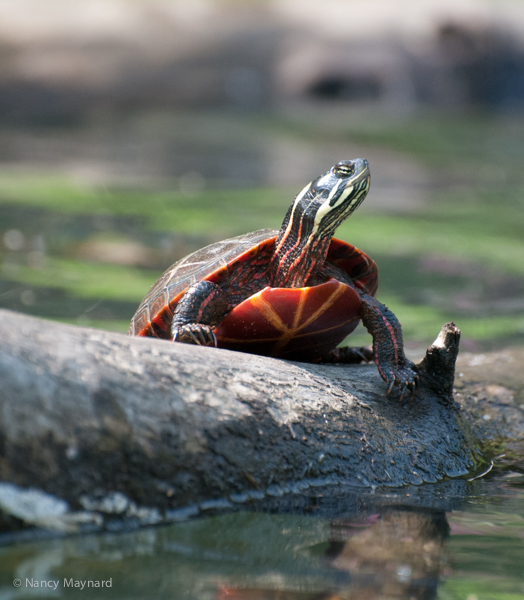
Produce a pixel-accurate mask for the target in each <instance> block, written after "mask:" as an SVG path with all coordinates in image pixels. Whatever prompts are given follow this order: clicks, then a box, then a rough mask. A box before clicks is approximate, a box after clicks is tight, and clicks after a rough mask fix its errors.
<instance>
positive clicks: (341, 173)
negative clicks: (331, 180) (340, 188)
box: [335, 161, 355, 177]
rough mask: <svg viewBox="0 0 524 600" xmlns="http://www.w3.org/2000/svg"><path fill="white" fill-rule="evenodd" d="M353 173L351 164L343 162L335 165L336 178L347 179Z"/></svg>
mask: <svg viewBox="0 0 524 600" xmlns="http://www.w3.org/2000/svg"><path fill="white" fill-rule="evenodd" d="M354 171H355V166H354V165H353V163H352V162H349V161H343V162H339V163H338V164H337V165H335V175H338V177H347V176H348V175H351V174H352V173H353V172H354Z"/></svg>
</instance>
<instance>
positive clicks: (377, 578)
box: [216, 507, 449, 600]
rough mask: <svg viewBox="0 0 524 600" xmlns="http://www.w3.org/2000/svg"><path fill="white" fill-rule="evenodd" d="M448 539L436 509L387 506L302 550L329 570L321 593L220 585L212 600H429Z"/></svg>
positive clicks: (334, 527)
mask: <svg viewBox="0 0 524 600" xmlns="http://www.w3.org/2000/svg"><path fill="white" fill-rule="evenodd" d="M448 536H449V524H448V522H447V520H446V516H445V512H444V511H440V510H424V509H416V508H410V507H398V508H394V507H389V508H387V509H386V510H385V511H384V512H382V513H373V514H368V515H361V516H360V518H358V519H356V520H337V521H334V522H333V523H332V524H331V527H330V533H329V539H328V541H327V542H326V541H323V542H321V543H320V544H318V545H315V546H311V547H309V548H307V549H304V548H303V549H301V550H302V552H305V553H306V554H308V555H309V556H311V557H317V559H320V560H319V562H320V564H321V565H322V566H323V567H324V568H325V569H327V570H329V571H330V579H331V582H330V583H327V582H326V589H325V590H323V591H320V590H318V589H316V590H314V591H313V590H312V591H308V592H304V590H303V585H299V586H298V588H299V589H295V590H291V589H288V590H285V589H282V587H277V588H276V589H274V588H273V589H271V588H269V587H268V588H264V587H259V588H250V587H228V586H227V585H222V586H220V587H219V590H218V592H217V596H216V598H217V600H225V599H227V598H236V599H238V600H277V599H286V600H287V599H289V600H292V599H296V600H307V599H310V598H311V600H313V599H315V600H317V599H318V600H320V599H326V600H327V599H331V600H335V599H336V598H349V597H351V598H352V600H353V599H366V600H368V599H371V598H398V599H402V598H406V599H407V598H409V599H410V600H411V599H413V600H415V599H419V598H420V599H428V600H429V599H430V598H435V597H436V595H437V587H438V582H439V579H440V575H441V573H442V568H443V564H444V551H445V541H446V539H447V538H448ZM276 583H277V586H278V585H279V582H278V581H277V582H276ZM280 585H282V584H280ZM313 587H316V586H314V585H313ZM301 588H302V589H301Z"/></svg>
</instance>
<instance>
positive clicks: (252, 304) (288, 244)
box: [129, 158, 418, 396]
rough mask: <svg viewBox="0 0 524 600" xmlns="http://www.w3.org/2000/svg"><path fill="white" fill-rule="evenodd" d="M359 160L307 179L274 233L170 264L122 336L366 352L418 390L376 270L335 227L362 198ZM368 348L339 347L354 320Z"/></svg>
mask: <svg viewBox="0 0 524 600" xmlns="http://www.w3.org/2000/svg"><path fill="white" fill-rule="evenodd" d="M369 185H370V169H369V164H368V161H367V160H366V159H363V158H357V159H351V160H341V161H339V162H338V163H337V164H336V165H334V166H333V167H331V168H330V169H329V170H328V171H327V172H326V173H324V174H322V175H320V176H319V177H317V178H316V179H314V180H313V181H312V182H311V183H309V184H308V185H306V186H305V187H304V188H303V189H302V191H301V192H300V193H299V194H298V195H297V196H296V197H295V199H294V201H293V203H292V204H291V206H290V207H289V209H288V211H287V213H286V216H285V218H284V221H283V223H282V226H281V228H280V230H279V231H277V230H273V229H261V230H259V231H255V232H252V233H248V234H245V235H241V236H238V237H234V238H231V239H227V240H224V241H221V242H217V243H214V244H211V245H210V246H207V247H205V248H202V249H201V250H198V251H196V252H194V253H192V254H190V255H188V256H186V257H185V258H182V259H181V260H179V261H178V262H176V263H175V264H173V265H172V266H171V267H169V269H167V270H166V271H165V273H164V274H163V275H162V276H161V277H160V278H159V279H158V280H157V281H156V283H154V285H153V286H152V287H151V289H150V290H149V293H148V294H147V296H146V297H145V298H144V300H143V301H142V303H141V304H140V306H139V307H138V309H137V311H136V313H135V315H134V316H133V318H132V320H131V325H130V328H129V333H130V335H135V336H149V337H156V338H161V339H166V340H173V341H175V342H181V343H185V344H196V345H201V346H213V347H219V348H225V349H229V350H239V351H243V352H250V353H254V354H262V355H267V356H273V357H276V358H285V359H289V360H297V361H309V362H346V363H351V362H353V363H354V362H361V361H362V360H366V361H367V360H370V359H372V358H374V361H375V363H376V364H377V367H378V370H379V373H380V375H381V377H382V378H383V379H384V381H385V382H386V383H387V384H388V386H389V388H388V393H389V392H391V390H392V389H393V387H399V388H401V390H402V394H401V396H402V395H403V394H404V393H405V392H406V391H409V392H410V393H411V395H412V396H413V394H414V393H415V391H416V386H417V380H418V375H417V373H416V368H415V366H414V364H413V363H412V362H411V361H410V360H409V359H408V358H406V356H405V354H404V349H403V341H402V328H401V325H400V323H399V321H398V319H397V318H396V317H395V315H394V314H393V313H392V311H391V310H389V309H388V308H387V307H386V306H384V305H383V304H381V303H380V302H379V301H378V300H377V299H376V298H375V294H376V291H377V287H378V269H377V266H376V264H375V262H374V261H373V260H372V259H371V258H370V257H369V256H368V255H367V254H365V253H364V252H363V251H362V250H359V249H358V248H356V247H354V246H352V245H350V244H348V243H347V242H344V241H342V240H339V239H336V238H334V237H332V236H333V234H334V232H335V230H336V229H337V227H338V226H339V225H340V223H341V222H342V221H344V220H345V219H346V218H347V217H349V215H351V214H352V213H353V212H354V210H355V209H356V208H358V206H359V205H360V204H361V203H362V201H363V200H364V198H365V197H366V195H367V193H368V190H369ZM360 321H362V323H363V325H364V326H365V328H366V329H367V330H368V331H369V333H370V334H371V335H372V337H373V348H372V350H370V349H369V348H367V349H364V348H349V347H348V348H338V347H337V346H338V345H339V344H340V343H341V342H342V340H343V339H344V338H345V337H346V336H347V335H348V334H350V333H351V332H352V331H353V330H354V329H355V328H356V326H357V325H358V324H359V322H360Z"/></svg>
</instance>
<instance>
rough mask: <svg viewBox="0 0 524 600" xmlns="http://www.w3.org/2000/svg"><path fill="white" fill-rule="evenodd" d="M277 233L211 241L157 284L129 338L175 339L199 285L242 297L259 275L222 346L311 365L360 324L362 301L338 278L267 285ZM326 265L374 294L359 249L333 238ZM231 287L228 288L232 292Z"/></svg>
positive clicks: (372, 273) (371, 265)
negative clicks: (175, 323)
mask: <svg viewBox="0 0 524 600" xmlns="http://www.w3.org/2000/svg"><path fill="white" fill-rule="evenodd" d="M277 235H278V231H276V230H273V229H261V230H259V231H255V232H253V233H248V234H245V235H241V236H238V237H235V238H231V239H228V240H224V241H221V242H217V243H215V244H211V245H210V246H207V247H206V248H202V249H201V250H198V251H197V252H194V253H193V254H190V255H188V256H186V257H185V258H183V259H181V260H179V261H178V262H176V263H175V264H174V265H172V266H171V267H170V268H169V269H168V270H167V271H166V272H165V273H164V274H163V275H162V276H161V277H160V278H159V279H158V280H157V281H156V283H155V284H154V285H153V287H152V288H151V289H150V290H149V293H148V294H147V296H146V297H145V299H144V300H143V302H142V303H141V304H140V306H139V308H138V310H137V312H136V314H135V315H134V317H133V319H132V320H131V326H130V328H129V334H130V335H138V336H151V337H159V338H164V339H170V338H171V331H170V330H171V321H172V318H173V312H174V310H175V308H176V306H177V304H178V302H179V301H180V299H181V298H182V296H183V295H184V293H185V292H186V290H187V289H188V288H189V287H191V286H192V285H194V284H195V283H197V282H198V281H202V280H208V281H212V282H214V283H217V284H219V285H220V284H222V286H223V288H224V289H225V290H226V291H229V292H231V293H236V292H235V291H234V290H237V291H238V293H239V294H241V293H242V288H243V286H244V287H245V286H248V285H249V284H252V282H253V280H255V279H257V278H259V277H260V278H261V285H260V287H259V288H258V290H257V291H256V293H254V294H253V295H251V296H250V297H249V298H247V299H245V296H244V297H239V303H238V305H237V306H235V307H234V308H233V310H231V312H230V313H229V314H228V315H227V316H226V317H225V319H224V320H223V321H222V323H220V325H219V326H218V327H217V328H216V331H215V335H216V337H217V341H218V346H219V347H221V348H229V349H234V350H242V351H247V352H254V353H257V354H266V355H272V356H282V357H286V358H294V359H304V360H308V359H311V358H314V357H315V355H319V356H320V355H321V354H323V353H325V352H326V351H329V350H330V349H332V348H335V347H336V346H337V345H338V344H339V343H340V342H341V341H342V340H343V339H344V337H346V335H348V334H349V333H351V331H353V329H355V327H356V326H357V325H358V322H359V320H360V316H359V315H360V306H361V303H360V297H359V295H358V293H357V292H356V291H355V290H354V288H353V287H351V286H349V285H347V284H346V283H345V282H343V281H338V280H337V279H335V278H333V277H332V278H331V279H329V281H327V282H326V283H322V284H321V285H316V286H312V287H306V288H269V287H265V284H264V283H262V282H263V281H264V278H263V277H261V275H263V274H264V273H265V272H266V271H267V266H268V263H269V261H270V259H271V256H272V253H273V246H274V243H275V239H276V237H277ZM326 262H327V263H329V264H330V265H334V266H335V269H334V271H335V272H336V267H338V268H339V269H341V270H342V271H343V272H345V273H346V274H347V275H348V276H349V278H350V280H351V281H352V282H353V285H354V286H355V287H358V288H360V289H361V290H363V291H364V292H365V293H367V294H370V295H374V294H375V293H376V290H377V287H378V271H377V266H376V264H375V262H374V261H373V260H372V259H371V258H370V257H369V256H367V254H365V253H364V252H362V251H361V250H358V248H355V247H354V246H351V245H350V244H347V243H346V242H343V241H341V240H338V239H335V238H332V240H331V244H330V247H329V251H328V255H327V261H326ZM228 286H229V288H230V289H228Z"/></svg>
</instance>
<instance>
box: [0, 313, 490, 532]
mask: <svg viewBox="0 0 524 600" xmlns="http://www.w3.org/2000/svg"><path fill="white" fill-rule="evenodd" d="M459 337H460V331H459V330H458V329H457V328H456V327H455V326H454V325H453V324H447V325H445V326H444V327H443V329H442V332H441V334H440V336H439V338H438V339H437V340H436V342H435V344H434V345H432V346H431V347H430V348H429V349H428V353H427V354H426V357H425V358H424V360H423V361H422V362H421V363H420V364H419V365H418V370H419V374H420V386H419V390H418V392H417V396H416V398H415V399H414V400H412V401H410V400H409V399H406V398H405V399H403V400H402V401H401V402H399V393H398V392H397V391H393V392H392V393H391V395H390V396H386V391H387V387H386V385H385V383H384V382H383V381H382V380H381V378H380V377H379V375H378V372H377V369H376V367H375V366H374V365H351V366H341V365H313V364H307V363H293V362H288V361H284V360H277V359H272V358H266V357H262V356H255V355H250V354H241V353H237V352H230V351H227V350H218V349H214V348H202V347H196V346H189V345H184V344H177V343H171V342H165V341H159V340H155V339H150V338H131V337H127V336H124V335H120V334H116V333H109V332H105V331H99V330H92V329H84V328H80V327H74V326H68V325H64V324H59V323H52V322H48V321H43V320H39V319H35V318H32V317H27V316H24V315H19V314H16V313H12V312H9V311H0V382H1V384H0V415H1V416H0V479H1V481H2V482H3V483H0V507H1V508H3V517H2V518H1V519H0V530H2V529H3V530H4V531H9V530H14V529H17V528H24V527H26V526H28V525H32V526H39V527H47V528H51V529H54V530H63V531H77V530H82V529H86V528H87V529H89V528H104V527H114V526H115V523H116V522H119V523H126V524H128V525H129V524H137V525H139V524H143V523H156V522H163V521H165V520H167V521H169V520H172V519H178V518H183V517H185V516H188V515H192V514H197V513H198V512H199V511H202V510H206V509H211V508H231V507H235V506H242V505H243V504H245V503H246V502H247V503H249V502H250V501H253V500H257V499H258V500H260V499H263V498H271V497H275V496H276V497H279V496H284V495H288V494H292V493H295V492H298V491H303V490H306V489H307V488H310V487H318V486H331V485H339V484H346V485H351V486H357V487H361V488H366V489H375V488H376V487H377V488H379V487H382V486H394V487H398V486H403V485H407V484H414V485H418V484H422V483H424V482H437V481H442V480H445V479H449V478H457V477H469V476H471V475H472V474H474V473H476V472H478V471H479V470H482V469H483V468H484V466H485V459H484V458H483V457H482V453H481V443H480V440H479V439H478V437H474V436H473V435H472V434H471V429H470V427H469V426H468V424H467V423H466V421H465V419H464V418H463V416H462V415H461V412H460V411H459V409H458V406H457V405H456V404H455V403H454V402H453V397H452V385H453V377H454V367H455V359H456V357H457V353H458V343H459ZM479 431H480V430H479Z"/></svg>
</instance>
